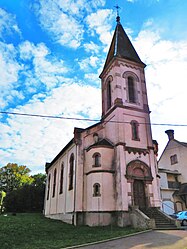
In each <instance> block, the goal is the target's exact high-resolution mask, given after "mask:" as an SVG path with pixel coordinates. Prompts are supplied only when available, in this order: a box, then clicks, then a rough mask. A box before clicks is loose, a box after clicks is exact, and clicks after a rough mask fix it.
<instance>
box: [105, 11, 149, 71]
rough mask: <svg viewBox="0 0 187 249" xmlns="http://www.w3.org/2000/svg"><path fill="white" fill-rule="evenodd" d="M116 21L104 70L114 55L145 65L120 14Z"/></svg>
mask: <svg viewBox="0 0 187 249" xmlns="http://www.w3.org/2000/svg"><path fill="white" fill-rule="evenodd" d="M116 22H117V24H116V29H115V32H114V35H113V38H112V42H111V45H110V49H109V52H108V55H107V58H106V62H105V65H104V68H103V70H104V69H105V68H106V67H107V66H108V64H109V62H110V61H111V60H112V59H113V58H114V57H118V58H124V59H127V60H130V61H134V62H138V63H141V64H142V65H144V66H145V64H144V63H143V62H142V61H141V59H140V57H139V56H138V54H137V52H136V50H135V49H134V47H133V45H132V43H131V41H130V40H129V38H128V36H127V34H126V32H125V30H124V29H123V27H122V25H121V23H120V17H119V15H117V17H116Z"/></svg>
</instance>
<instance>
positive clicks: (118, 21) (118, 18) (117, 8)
mask: <svg viewBox="0 0 187 249" xmlns="http://www.w3.org/2000/svg"><path fill="white" fill-rule="evenodd" d="M114 7H115V8H116V11H117V17H116V22H117V23H120V16H119V9H120V7H119V5H118V4H116V6H114Z"/></svg>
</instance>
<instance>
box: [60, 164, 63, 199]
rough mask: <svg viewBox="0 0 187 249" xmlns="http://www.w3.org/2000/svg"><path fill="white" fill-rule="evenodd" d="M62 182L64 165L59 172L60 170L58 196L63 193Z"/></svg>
mask: <svg viewBox="0 0 187 249" xmlns="http://www.w3.org/2000/svg"><path fill="white" fill-rule="evenodd" d="M63 180H64V164H63V163H62V165H61V170H60V191H59V194H62V193H63Z"/></svg>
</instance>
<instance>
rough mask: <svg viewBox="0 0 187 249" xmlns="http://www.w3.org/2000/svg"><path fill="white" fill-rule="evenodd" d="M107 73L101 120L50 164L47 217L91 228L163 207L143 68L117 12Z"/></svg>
mask: <svg viewBox="0 0 187 249" xmlns="http://www.w3.org/2000/svg"><path fill="white" fill-rule="evenodd" d="M116 20H117V24H116V28H115V32H114V35H113V39H112V41H111V45H110V49H109V51H108V54H107V58H106V62H105V65H104V67H103V71H102V72H101V74H100V79H101V91H102V116H101V121H100V122H99V123H97V124H95V125H92V126H90V127H88V128H86V129H82V128H75V129H74V137H73V138H72V140H71V141H70V142H69V143H68V144H67V145H66V146H65V147H64V148H63V149H62V150H61V151H60V153H59V154H58V155H57V156H56V157H55V158H54V159H53V160H52V162H51V163H47V164H46V172H47V184H46V196H45V210H44V213H45V216H47V217H50V218H54V219H60V220H62V221H65V222H67V223H71V224H75V225H79V224H86V225H90V226H98V225H102V226H103V225H109V224H111V223H115V224H117V225H119V226H127V225H130V224H131V220H130V216H129V210H130V209H131V208H132V207H134V206H137V207H139V208H140V209H144V208H146V207H160V203H161V201H160V188H159V177H158V167H157V160H156V151H155V145H154V144H153V140H152V134H151V125H150V117H149V114H150V111H149V106H148V99H147V90H146V80H145V73H144V68H145V66H146V65H145V64H144V63H143V62H142V61H141V59H140V57H139V56H138V54H137V52H136V51H135V49H134V47H133V45H132V43H131V42H130V40H129V38H128V36H127V34H126V33H125V31H124V29H123V27H122V25H121V23H120V18H119V16H118V17H117V19H116Z"/></svg>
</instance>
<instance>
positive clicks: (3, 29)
mask: <svg viewBox="0 0 187 249" xmlns="http://www.w3.org/2000/svg"><path fill="white" fill-rule="evenodd" d="M14 33H17V34H21V32H20V29H19V27H18V25H17V23H16V19H15V16H14V15H12V14H10V13H7V12H6V11H5V10H4V9H2V8H0V37H1V38H2V39H4V35H12V34H14Z"/></svg>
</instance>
